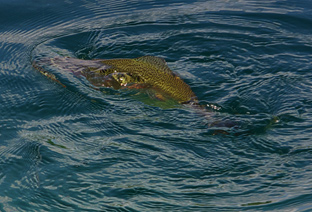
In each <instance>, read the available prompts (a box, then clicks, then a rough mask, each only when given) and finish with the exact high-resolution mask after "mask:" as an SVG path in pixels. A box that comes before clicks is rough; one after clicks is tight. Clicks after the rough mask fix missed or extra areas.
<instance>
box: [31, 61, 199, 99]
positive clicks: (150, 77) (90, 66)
mask: <svg viewBox="0 0 312 212" xmlns="http://www.w3.org/2000/svg"><path fill="white" fill-rule="evenodd" d="M50 64H51V65H53V66H55V67H56V68H58V69H62V70H65V71H71V72H73V73H74V74H75V75H82V76H84V77H85V78H86V79H87V80H88V81H89V82H90V83H91V84H92V85H94V86H97V87H113V88H116V89H118V88H120V87H122V86H126V85H131V84H137V85H144V86H146V87H151V88H153V89H155V90H156V91H157V92H160V93H163V94H165V95H166V96H169V97H171V98H172V99H174V100H176V101H178V102H179V103H197V98H196V95H195V94H194V93H193V91H192V90H191V88H190V86H189V85H187V84H186V83H185V82H184V81H183V80H182V79H181V78H180V77H179V76H177V75H176V74H175V73H173V72H172V71H171V70H170V69H169V67H168V66H167V64H166V61H165V60H164V59H162V58H159V57H154V56H143V57H139V58H135V59H107V60H102V59H96V60H81V59H76V58H70V57H56V58H52V59H51V60H50ZM41 65H45V64H44V62H43V61H39V62H34V63H33V66H34V67H35V68H36V69H37V70H39V71H40V72H41V73H42V72H43V71H42V68H41ZM44 73H45V75H47V74H46V73H47V72H44ZM50 75H52V74H50ZM49 78H51V79H53V78H55V77H54V76H53V75H52V76H50V77H49Z"/></svg>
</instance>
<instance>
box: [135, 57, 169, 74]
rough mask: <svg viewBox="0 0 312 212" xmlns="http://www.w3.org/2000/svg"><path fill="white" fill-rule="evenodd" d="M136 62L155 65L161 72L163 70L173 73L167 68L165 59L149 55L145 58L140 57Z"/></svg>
mask: <svg viewBox="0 0 312 212" xmlns="http://www.w3.org/2000/svg"><path fill="white" fill-rule="evenodd" d="M135 60H137V61H141V62H145V63H148V64H150V65H153V66H155V67H156V68H159V69H160V70H162V71H164V72H167V73H171V74H172V73H173V72H172V71H171V70H170V68H169V67H168V66H167V63H166V60H165V59H163V58H160V57H155V56H149V55H147V56H143V57H138V58H136V59H135Z"/></svg>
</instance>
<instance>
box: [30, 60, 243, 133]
mask: <svg viewBox="0 0 312 212" xmlns="http://www.w3.org/2000/svg"><path fill="white" fill-rule="evenodd" d="M32 65H33V67H34V68H35V69H36V70H38V71H39V72H40V73H41V74H43V75H44V76H46V77H48V78H49V79H51V80H53V81H55V82H56V83H58V84H60V85H62V86H63V87H66V85H64V84H63V83H62V82H60V80H58V79H57V77H56V76H55V75H54V74H52V73H50V72H48V71H47V70H46V69H45V68H44V67H46V66H54V67H55V68H57V69H60V70H62V71H67V72H72V73H73V74H74V75H75V76H77V77H81V76H82V77H85V79H87V81H89V82H90V83H91V85H92V86H94V87H95V88H101V87H112V88H114V89H121V88H129V89H132V88H133V89H141V88H150V89H153V90H155V91H156V95H155V96H156V97H157V98H158V99H160V100H165V99H166V98H171V99H173V100H175V101H177V102H178V103H180V104H183V105H187V106H190V107H191V108H192V109H195V110H196V111H197V113H199V114H201V115H203V116H205V117H206V118H207V119H209V120H210V119H211V117H212V115H211V112H209V111H208V110H207V107H205V106H204V105H201V104H199V101H198V98H197V96H196V95H195V93H194V92H193V91H192V89H191V87H190V86H189V85H188V84H187V83H185V82H184V81H183V80H182V79H181V78H180V77H179V76H178V75H177V74H176V73H174V72H173V71H172V70H171V69H170V68H169V67H168V65H167V63H166V61H165V59H163V58H160V57H156V56H142V57H138V58H132V59H128V58H125V59H93V60H84V59H78V58H73V57H54V58H41V59H37V60H33V62H32ZM236 126H237V124H236V122H233V121H231V120H229V121H218V120H213V118H212V121H210V123H209V124H208V127H217V128H220V127H221V128H228V129H230V128H233V127H236ZM214 134H229V133H228V131H227V130H223V129H218V130H215V131H214Z"/></svg>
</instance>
